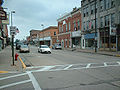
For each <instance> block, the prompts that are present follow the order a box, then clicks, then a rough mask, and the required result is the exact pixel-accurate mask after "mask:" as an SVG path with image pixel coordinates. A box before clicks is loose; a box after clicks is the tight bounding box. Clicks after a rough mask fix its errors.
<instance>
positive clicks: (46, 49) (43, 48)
mask: <svg viewBox="0 0 120 90" xmlns="http://www.w3.org/2000/svg"><path fill="white" fill-rule="evenodd" d="M38 52H40V53H51V49H50V48H49V47H48V46H47V45H40V46H39V47H38Z"/></svg>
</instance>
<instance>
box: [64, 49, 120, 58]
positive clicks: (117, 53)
mask: <svg viewBox="0 0 120 90" xmlns="http://www.w3.org/2000/svg"><path fill="white" fill-rule="evenodd" d="M66 50H70V51H77V52H83V53H93V54H101V55H107V56H116V57H120V51H119V52H112V51H102V50H101V51H100V50H99V51H97V52H95V50H94V49H93V50H92V49H79V48H76V49H72V48H67V49H66Z"/></svg>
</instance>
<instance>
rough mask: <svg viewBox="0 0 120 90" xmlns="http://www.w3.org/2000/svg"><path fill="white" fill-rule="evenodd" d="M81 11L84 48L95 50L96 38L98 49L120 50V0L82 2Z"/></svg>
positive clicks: (87, 0) (89, 0)
mask: <svg viewBox="0 0 120 90" xmlns="http://www.w3.org/2000/svg"><path fill="white" fill-rule="evenodd" d="M95 7H96V9H95ZM81 11H82V32H83V34H84V35H83V42H84V44H83V47H84V48H94V47H95V44H94V41H95V38H96V40H97V46H98V48H104V49H107V48H109V49H110V50H111V49H114V48H117V49H119V48H120V33H119V31H120V29H119V28H118V25H119V24H120V0H82V1H81ZM95 12H96V13H95ZM95 17H96V18H95ZM95 21H96V23H95ZM95 25H96V29H95ZM112 28H114V29H115V30H113V31H114V32H112ZM116 28H117V30H116ZM95 30H96V37H95Z"/></svg>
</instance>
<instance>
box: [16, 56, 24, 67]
mask: <svg viewBox="0 0 120 90" xmlns="http://www.w3.org/2000/svg"><path fill="white" fill-rule="evenodd" d="M18 58H19V60H20V62H21V63H22V66H23V68H24V69H26V65H25V63H24V62H23V60H22V59H21V58H20V56H19V57H18Z"/></svg>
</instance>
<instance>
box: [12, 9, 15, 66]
mask: <svg viewBox="0 0 120 90" xmlns="http://www.w3.org/2000/svg"><path fill="white" fill-rule="evenodd" d="M12 13H15V11H11V27H12V26H13V22H12ZM12 60H13V66H14V35H12Z"/></svg>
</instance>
